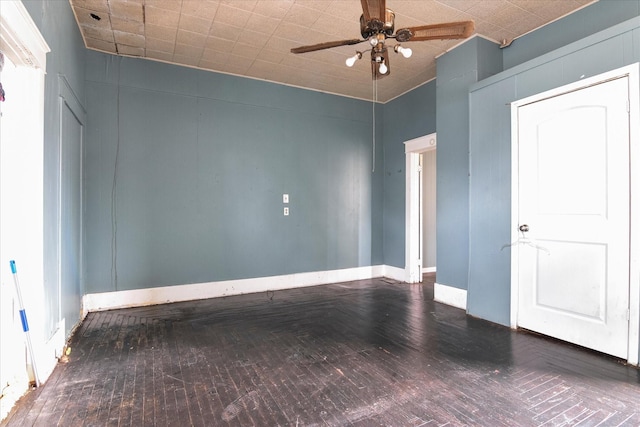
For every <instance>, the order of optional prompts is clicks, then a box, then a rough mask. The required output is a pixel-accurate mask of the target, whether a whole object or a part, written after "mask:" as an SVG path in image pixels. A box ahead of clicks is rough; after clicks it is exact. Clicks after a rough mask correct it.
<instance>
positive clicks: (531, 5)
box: [70, 0, 594, 102]
mask: <svg viewBox="0 0 640 427" xmlns="http://www.w3.org/2000/svg"><path fill="white" fill-rule="evenodd" d="M70 2H71V6H72V8H73V10H74V13H75V16H76V20H77V22H78V25H79V27H80V30H81V32H82V36H83V38H84V41H85V44H86V46H87V47H88V48H89V49H94V50H99V51H102V52H107V53H112V54H118V55H125V56H134V57H143V58H148V59H151V60H157V61H163V62H169V63H175V64H181V65H186V66H189V67H196V68H201V69H206V70H212V71H218V72H222V73H229V74H235V75H239V76H246V77H251V78H256V79H261V80H268V81H273V82H279V83H284V84H287V85H293V86H299V87H305V88H310V89H315V90H319V91H323V92H330V93H336V94H341V95H346V96H350V97H356V98H362V99H372V96H373V84H372V79H371V67H370V64H369V60H368V59H367V58H368V56H367V55H368V53H365V55H363V60H361V61H358V62H356V64H355V66H354V67H352V68H348V67H346V66H345V59H346V58H347V57H349V56H352V55H353V54H354V53H355V52H356V50H358V49H359V50H361V51H362V50H367V46H368V45H367V44H362V45H355V46H342V47H337V48H332V49H326V50H321V51H317V52H309V53H304V54H297V55H296V54H293V53H291V52H290V49H291V48H293V47H297V46H303V45H312V44H316V43H321V42H326V41H335V40H344V39H357V38H361V36H360V24H359V19H360V15H361V14H362V7H361V3H360V1H359V0H70ZM593 2H594V0H387V3H386V6H387V8H389V9H391V10H393V11H394V12H395V14H396V20H395V24H396V25H395V27H396V30H397V29H399V28H404V27H412V26H417V25H428V24H436V23H440V22H450V21H462V20H473V21H475V25H476V34H478V35H481V36H483V37H486V38H488V39H490V40H494V41H496V42H500V43H502V42H506V43H509V42H510V41H511V40H513V39H514V38H517V37H519V36H521V35H523V34H526V33H528V32H530V31H532V30H534V29H536V28H539V27H541V26H543V25H545V24H547V23H549V22H552V21H554V20H556V19H558V18H560V17H562V16H565V15H567V14H569V13H572V12H574V11H576V10H578V9H580V8H582V7H584V6H586V5H588V4H591V3H593ZM92 14H93V15H95V16H97V17H99V18H100V20H96V19H95V18H94V17H92V16H91V15H92ZM393 43H395V41H394V42H393ZM458 43H460V40H450V41H420V42H408V43H405V44H404V46H406V47H411V49H413V56H412V57H411V58H409V59H405V58H403V57H402V56H401V55H394V54H392V56H391V58H390V62H391V67H390V68H391V74H390V75H389V76H388V77H385V78H383V79H380V80H378V85H377V98H376V99H377V100H379V101H381V102H385V101H387V100H389V99H393V98H395V97H397V96H399V95H401V94H403V93H404V92H407V91H408V90H411V89H413V88H415V87H417V86H419V85H421V84H423V83H425V82H427V81H429V80H431V79H433V78H434V77H435V76H436V68H435V59H436V57H437V56H439V55H441V54H442V53H444V52H445V51H447V50H448V49H450V48H451V47H453V46H455V45H456V44H458Z"/></svg>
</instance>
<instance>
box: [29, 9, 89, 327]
mask: <svg viewBox="0 0 640 427" xmlns="http://www.w3.org/2000/svg"><path fill="white" fill-rule="evenodd" d="M22 3H23V4H24V6H25V8H26V9H27V11H28V12H29V15H30V16H31V18H32V19H33V21H34V23H35V24H36V26H37V27H38V29H39V30H40V32H41V34H42V36H43V37H44V39H45V40H46V42H47V44H48V45H49V48H50V49H51V52H50V53H49V54H47V74H46V75H45V98H44V99H45V105H44V165H43V167H44V194H43V197H44V233H45V234H44V281H45V282H44V290H45V295H44V302H45V313H44V317H45V323H46V324H45V325H44V328H45V336H47V337H48V336H50V334H51V333H53V332H55V328H56V325H57V322H58V320H59V319H58V317H59V313H58V308H59V302H60V298H62V299H70V300H75V301H79V298H80V297H81V295H59V294H58V277H59V268H60V267H59V265H58V259H59V258H58V257H59V254H58V248H59V247H60V236H59V233H58V230H59V228H58V223H59V197H60V196H59V191H60V189H59V182H60V170H59V169H60V149H59V148H60V98H59V96H60V94H61V93H62V91H63V90H64V91H66V93H71V96H73V97H74V98H75V99H74V101H76V103H79V104H80V105H82V104H83V102H84V96H85V90H84V89H85V82H84V58H85V54H86V49H85V48H84V42H83V41H82V37H81V35H80V31H79V29H78V25H77V23H76V21H75V17H74V16H73V13H72V11H71V7H70V6H69V3H68V2H57V1H44V2H43V1H40V0H23V2H22ZM61 80H64V81H66V82H67V83H68V85H67V86H66V87H65V88H61V87H60V81H61ZM81 108H82V107H81ZM61 237H62V239H65V237H66V236H61ZM74 292H76V291H74ZM80 309H81V307H80V305H79V304H78V306H77V307H76V309H75V310H73V313H74V314H75V318H70V319H69V318H68V319H66V326H67V332H68V331H70V330H71V328H72V327H73V326H74V324H75V322H77V321H78V320H79V318H80Z"/></svg>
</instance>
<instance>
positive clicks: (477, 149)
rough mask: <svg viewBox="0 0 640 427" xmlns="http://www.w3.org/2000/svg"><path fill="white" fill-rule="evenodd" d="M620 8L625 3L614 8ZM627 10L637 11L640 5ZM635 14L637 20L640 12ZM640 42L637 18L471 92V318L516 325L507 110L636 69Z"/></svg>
mask: <svg viewBox="0 0 640 427" xmlns="http://www.w3.org/2000/svg"><path fill="white" fill-rule="evenodd" d="M619 3H623V2H616V4H619ZM624 3H633V4H635V5H636V6H637V5H638V4H639V2H637V1H630V2H624ZM612 4H613V3H611V4H610V6H611V5H612ZM621 7H623V6H622V5H621ZM626 7H627V5H624V7H623V9H626ZM634 10H636V14H637V11H638V9H637V8H636V9H634ZM588 11H591V12H592V13H596V14H597V13H599V11H600V8H599V7H596V8H593V9H585V10H584V13H586V12H588ZM639 40H640V18H633V19H631V20H629V21H626V22H624V23H622V24H619V25H617V26H614V27H612V28H609V29H607V30H604V31H602V32H600V33H597V34H594V35H591V36H589V37H586V38H584V39H582V40H579V41H577V42H575V43H572V44H569V45H567V46H564V47H562V48H560V49H557V50H555V51H553V52H550V53H548V54H546V55H543V56H541V57H538V58H535V59H533V60H531V61H528V62H526V63H523V64H521V65H518V66H516V67H514V68H512V69H510V70H507V71H505V72H504V73H501V74H498V75H496V76H494V77H492V78H489V79H487V80H485V81H483V82H480V83H478V84H477V85H474V86H473V87H472V88H471V95H470V108H471V116H470V169H471V178H470V199H469V200H470V203H469V204H470V215H469V217H470V221H469V229H470V233H469V236H470V239H469V240H470V242H469V253H470V255H469V258H470V271H469V289H468V295H467V298H468V311H469V313H470V314H472V315H474V316H478V317H481V318H484V319H488V320H491V321H494V322H497V323H501V324H504V325H508V324H509V321H510V318H509V316H510V286H511V283H510V274H511V264H510V263H511V260H510V252H509V251H508V250H501V248H502V246H503V245H505V244H508V243H510V238H511V237H510V236H511V217H510V215H511V212H510V210H511V173H510V171H511V111H510V107H509V105H508V104H509V103H510V102H512V101H515V100H517V99H521V98H524V97H527V96H530V95H534V94H536V93H540V92H542V91H545V90H548V89H552V88H555V87H558V86H561V85H564V84H568V83H571V82H575V81H578V80H580V79H581V78H584V77H590V76H594V75H598V74H600V73H603V72H606V71H610V70H614V69H616V68H619V67H622V66H624V65H629V64H632V63H635V62H638V61H640V42H639Z"/></svg>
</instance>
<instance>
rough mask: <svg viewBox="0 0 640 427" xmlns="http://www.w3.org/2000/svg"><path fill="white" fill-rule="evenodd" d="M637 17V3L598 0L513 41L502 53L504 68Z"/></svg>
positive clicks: (636, 1) (632, 0) (639, 13)
mask: <svg viewBox="0 0 640 427" xmlns="http://www.w3.org/2000/svg"><path fill="white" fill-rule="evenodd" d="M638 15H640V2H639V1H638V0H599V1H598V2H596V3H594V4H591V5H589V6H588V7H586V8H583V9H581V10H579V11H577V12H575V13H572V14H571V15H568V16H566V17H564V18H563V19H560V20H558V21H555V22H552V23H551V24H548V25H546V26H544V27H543V28H541V29H540V30H538V31H534V32H531V33H529V34H527V35H525V36H523V37H520V38H518V39H516V40H514V41H513V43H512V44H511V46H509V47H508V48H506V49H504V51H503V52H504V68H505V69H509V68H512V67H515V66H516V65H518V64H522V63H523V62H526V61H529V60H530V59H533V58H537V57H538V56H541V55H543V54H545V53H548V52H551V51H553V50H555V49H558V48H561V47H563V46H566V45H568V44H570V43H573V42H575V41H578V40H580V39H582V38H584V37H587V36H589V35H591V34H594V33H597V32H598V31H602V30H604V29H606V28H609V27H612V26H613V25H616V24H619V23H621V22H624V21H626V20H628V19H630V18H632V17H634V16H638Z"/></svg>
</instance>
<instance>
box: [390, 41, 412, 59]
mask: <svg viewBox="0 0 640 427" xmlns="http://www.w3.org/2000/svg"><path fill="white" fill-rule="evenodd" d="M393 50H395V51H396V53H401V54H402V56H404V57H405V58H411V55H413V51H412V50H411V49H410V48H408V47H402V46H400V45H399V44H397V45H396V46H395V47H394V48H393Z"/></svg>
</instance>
